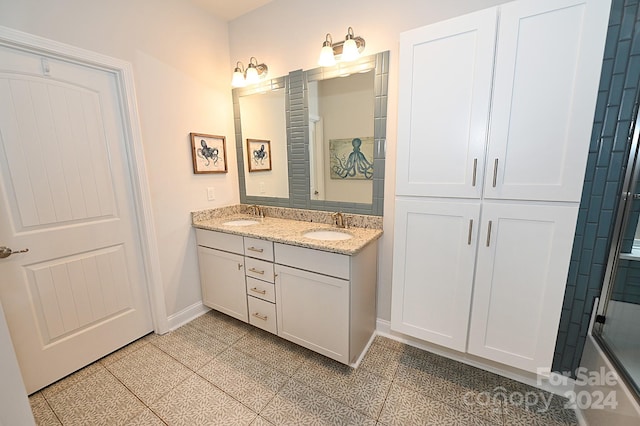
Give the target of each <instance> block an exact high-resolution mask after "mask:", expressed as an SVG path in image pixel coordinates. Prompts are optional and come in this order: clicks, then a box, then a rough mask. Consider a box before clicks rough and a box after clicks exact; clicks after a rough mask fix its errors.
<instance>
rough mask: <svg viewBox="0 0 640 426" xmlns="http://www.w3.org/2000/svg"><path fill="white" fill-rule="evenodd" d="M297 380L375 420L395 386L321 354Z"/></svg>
mask: <svg viewBox="0 0 640 426" xmlns="http://www.w3.org/2000/svg"><path fill="white" fill-rule="evenodd" d="M293 378H294V379H295V380H297V381H299V382H300V383H302V384H304V385H306V386H308V387H310V388H312V389H314V390H317V391H320V392H322V393H324V394H325V395H327V396H329V397H331V398H333V399H335V400H336V401H338V402H340V403H342V404H345V405H347V406H348V407H351V408H353V409H354V410H356V411H358V412H359V413H362V414H364V415H366V416H368V417H371V418H373V419H377V418H378V416H379V415H380V411H381V410H382V405H383V404H384V400H385V398H386V396H387V393H388V391H389V387H390V386H391V379H387V378H384V377H382V376H379V375H377V374H374V373H373V372H371V371H369V370H365V369H363V368H358V369H353V368H351V367H349V366H348V365H344V364H341V363H339V362H337V361H334V360H332V359H329V358H327V357H324V356H322V355H318V354H314V355H312V356H311V357H310V360H309V361H307V362H306V363H305V364H304V365H303V366H302V367H300V368H299V369H298V371H297V372H296V374H295V375H294V376H293Z"/></svg>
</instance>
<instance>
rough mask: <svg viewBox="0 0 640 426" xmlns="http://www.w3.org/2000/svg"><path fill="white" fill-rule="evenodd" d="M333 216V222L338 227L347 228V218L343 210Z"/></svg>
mask: <svg viewBox="0 0 640 426" xmlns="http://www.w3.org/2000/svg"><path fill="white" fill-rule="evenodd" d="M331 217H332V218H333V223H334V224H335V225H336V226H337V227H338V228H346V227H347V221H346V220H345V217H344V214H342V212H336V213H333V214H332V215H331Z"/></svg>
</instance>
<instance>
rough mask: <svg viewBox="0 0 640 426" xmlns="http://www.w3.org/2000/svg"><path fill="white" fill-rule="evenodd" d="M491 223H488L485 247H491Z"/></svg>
mask: <svg viewBox="0 0 640 426" xmlns="http://www.w3.org/2000/svg"><path fill="white" fill-rule="evenodd" d="M491 223H492V222H491V221H489V226H488V227H487V247H489V245H491Z"/></svg>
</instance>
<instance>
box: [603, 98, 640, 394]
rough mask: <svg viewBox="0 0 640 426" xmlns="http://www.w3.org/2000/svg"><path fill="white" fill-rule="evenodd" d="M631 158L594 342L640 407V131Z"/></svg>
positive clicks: (633, 141)
mask: <svg viewBox="0 0 640 426" xmlns="http://www.w3.org/2000/svg"><path fill="white" fill-rule="evenodd" d="M637 111H638V103H637V102H636V120H635V124H634V126H633V133H632V137H631V145H630V151H629V158H628V162H627V167H626V173H625V179H624V183H623V188H622V191H623V192H622V197H621V198H620V204H619V206H618V215H617V218H616V223H615V228H614V234H613V239H612V244H611V249H610V253H609V260H608V262H607V269H606V273H605V278H604V286H603V289H602V294H601V296H600V303H599V304H598V311H597V316H596V319H595V323H594V327H593V336H594V337H595V339H596V340H597V341H598V343H599V344H600V346H601V347H602V349H603V350H604V351H605V352H606V353H607V355H608V357H609V359H610V360H611V362H612V363H613V364H614V365H615V366H616V369H617V370H618V372H619V373H620V375H621V376H622V377H623V379H624V380H625V382H627V385H628V386H629V388H630V389H633V390H635V394H636V398H637V399H638V400H639V401H640V225H639V219H640V182H638V180H639V179H640V155H639V149H640V141H639V139H640V129H639V127H640V126H639V124H640V123H639V122H638V116H637Z"/></svg>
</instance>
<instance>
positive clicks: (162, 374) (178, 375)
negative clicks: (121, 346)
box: [107, 345, 193, 405]
mask: <svg viewBox="0 0 640 426" xmlns="http://www.w3.org/2000/svg"><path fill="white" fill-rule="evenodd" d="M107 369H108V370H109V371H111V373H113V375H114V376H116V377H117V378H118V380H120V381H121V382H122V383H124V384H125V385H126V386H127V387H128V388H129V389H131V391H132V392H133V393H135V394H136V395H137V396H138V397H139V398H140V399H141V400H142V401H143V402H144V403H145V404H147V405H149V404H151V403H153V402H155V401H157V400H158V399H159V398H160V397H162V396H163V395H165V394H166V393H167V392H169V391H170V390H171V389H172V388H173V387H175V386H177V385H178V384H179V383H180V382H182V381H183V380H184V379H186V378H187V377H188V376H189V375H191V374H193V372H192V371H191V370H189V369H188V368H187V367H185V366H184V365H182V364H180V363H179V362H178V361H176V360H175V359H173V358H171V357H170V356H169V355H167V354H165V353H164V352H162V351H161V350H160V349H158V348H156V347H155V346H153V345H145V346H143V347H141V348H140V349H138V350H137V351H135V352H133V353H131V354H129V355H127V356H126V357H124V358H122V359H120V360H118V361H116V362H114V363H112V364H109V365H108V366H107Z"/></svg>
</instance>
